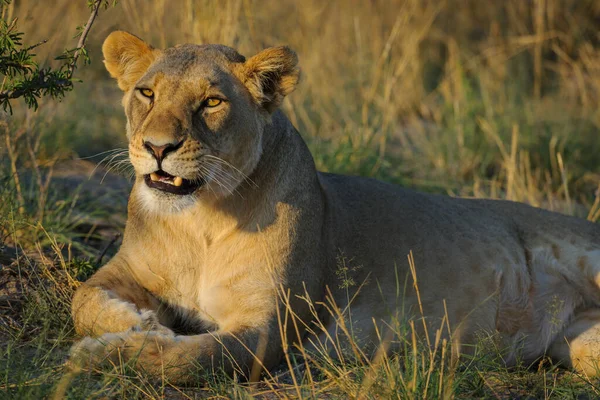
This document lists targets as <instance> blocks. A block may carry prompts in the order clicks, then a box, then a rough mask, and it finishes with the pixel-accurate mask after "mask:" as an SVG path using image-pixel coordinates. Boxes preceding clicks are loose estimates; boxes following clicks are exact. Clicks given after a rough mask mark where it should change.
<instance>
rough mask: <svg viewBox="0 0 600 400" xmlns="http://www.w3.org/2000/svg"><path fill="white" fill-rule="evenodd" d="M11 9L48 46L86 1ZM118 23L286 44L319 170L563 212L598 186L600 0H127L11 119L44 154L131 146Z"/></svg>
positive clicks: (65, 39)
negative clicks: (63, 85)
mask: <svg viewBox="0 0 600 400" xmlns="http://www.w3.org/2000/svg"><path fill="white" fill-rule="evenodd" d="M11 11H12V13H11V14H12V16H14V17H18V18H19V24H20V27H21V28H22V29H23V30H24V31H25V32H26V36H25V40H26V41H27V42H30V43H37V42H38V41H40V40H43V39H50V41H49V43H47V44H45V45H44V46H42V47H40V48H39V51H38V53H39V55H40V56H41V58H42V59H43V58H44V56H45V55H46V54H49V55H55V54H58V53H60V52H61V51H62V50H63V49H64V47H65V44H66V43H69V41H70V40H71V37H72V35H73V32H74V31H75V28H76V26H77V25H78V24H80V23H81V21H85V19H86V15H87V14H88V10H87V8H86V7H84V6H82V4H81V2H73V1H69V0H56V1H53V2H37V1H33V0H20V1H16V2H15V3H14V7H13V9H12V10H11ZM40 21H44V23H40ZM114 29H123V30H127V31H130V32H132V33H134V34H136V35H138V36H140V37H142V38H143V39H145V40H146V41H148V42H149V43H151V44H153V45H154V46H155V47H167V46H172V45H174V44H177V43H184V42H192V43H223V44H227V45H230V46H232V47H235V48H237V49H238V50H239V51H240V52H241V53H242V54H245V55H252V54H253V53H255V52H257V51H259V50H260V49H263V48H264V47H267V46H272V45H279V44H288V45H290V46H291V47H292V48H294V49H295V50H296V51H297V52H298V54H299V57H300V62H301V67H302V71H303V79H302V82H301V84H300V86H299V88H298V90H297V91H296V92H295V93H293V94H292V95H291V96H290V97H289V99H288V101H287V102H286V104H285V106H284V109H285V111H286V113H287V114H288V116H289V117H290V119H291V120H292V121H293V122H294V124H295V125H296V126H297V127H298V129H299V130H300V132H301V133H302V134H303V136H304V137H305V138H306V139H307V140H308V141H309V143H310V145H311V147H312V149H313V152H314V155H315V158H316V161H317V164H318V166H319V167H320V168H322V169H325V170H329V171H337V172H341V173H350V174H361V175H371V176H376V177H379V178H383V179H387V180H390V181H394V182H399V183H402V184H405V185H408V186H413V187H417V188H421V189H424V190H431V191H440V192H447V193H451V194H460V195H475V196H486V197H487V196H492V197H502V198H509V199H515V200H522V201H527V202H529V203H532V204H535V205H541V206H545V207H548V208H551V209H558V210H561V211H566V212H577V208H576V207H575V206H574V205H573V202H575V203H578V204H582V205H584V207H587V208H588V209H589V207H590V205H591V204H592V202H593V200H594V193H595V190H596V188H597V186H598V182H599V181H600V179H599V177H600V163H598V158H597V154H598V152H599V151H600V135H599V134H598V132H599V127H600V104H599V102H600V48H599V46H598V45H599V43H600V3H599V2H597V1H594V0H503V1H479V0H445V1H427V0H396V1H390V0H385V1H379V0H372V1H358V0H356V1H352V0H348V1H344V2H335V1H321V0H319V1H316V0H307V1H302V2H296V1H291V0H289V1H286V0H283V1H277V2H275V1H271V2H264V1H251V0H224V1H219V2H214V1H208V0H207V1H196V0H181V1H177V2H172V1H168V0H154V1H144V0H125V1H122V2H121V3H120V4H119V6H118V7H115V8H112V9H108V10H107V11H106V12H103V13H101V14H100V16H99V18H98V21H97V24H96V26H95V27H94V29H93V31H92V33H91V36H90V39H89V54H90V56H91V59H92V64H91V65H90V66H89V67H86V68H84V69H81V70H80V71H77V72H78V76H79V77H80V78H81V79H82V80H83V83H81V84H78V85H77V86H76V91H75V93H73V94H72V95H71V96H68V97H67V98H66V99H65V100H64V101H63V102H62V103H60V104H55V103H52V102H46V103H45V104H44V106H43V107H42V109H41V112H40V113H39V115H35V116H34V117H28V116H27V115H20V114H19V113H18V112H17V113H16V115H15V116H14V117H12V118H11V122H12V124H13V126H23V123H24V119H26V118H29V119H30V121H29V123H30V124H32V125H34V126H35V128H34V129H40V130H41V129H43V130H44V131H46V132H45V133H44V140H43V146H40V155H39V156H40V157H41V158H48V157H50V158H53V157H56V156H57V155H59V154H60V156H61V157H78V156H79V157H85V156H91V155H94V154H97V153H99V152H102V151H105V150H109V149H112V148H114V147H122V146H124V145H125V138H124V128H123V127H124V116H123V112H122V110H121V106H120V97H121V93H120V92H119V90H118V89H117V87H116V85H115V84H114V82H112V81H111V80H110V78H109V77H108V74H107V73H106V71H105V70H104V68H103V65H102V63H101V59H102V55H101V52H100V46H101V43H102V40H103V39H104V38H105V37H106V36H107V34H108V33H109V32H111V31H112V30H114ZM21 114H26V113H21ZM568 203H570V204H568ZM565 207H566V208H565Z"/></svg>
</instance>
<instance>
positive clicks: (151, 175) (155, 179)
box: [150, 172, 160, 182]
mask: <svg viewBox="0 0 600 400" xmlns="http://www.w3.org/2000/svg"><path fill="white" fill-rule="evenodd" d="M150 179H152V181H154V182H156V181H158V180H159V179H160V178H159V177H158V174H156V173H155V172H153V173H151V174H150Z"/></svg>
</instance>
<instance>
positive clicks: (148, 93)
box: [140, 89, 154, 99]
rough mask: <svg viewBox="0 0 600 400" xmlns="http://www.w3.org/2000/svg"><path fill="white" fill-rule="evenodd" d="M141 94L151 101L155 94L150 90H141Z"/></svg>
mask: <svg viewBox="0 0 600 400" xmlns="http://www.w3.org/2000/svg"><path fill="white" fill-rule="evenodd" d="M140 93H141V94H142V95H143V96H144V97H148V98H149V99H151V98H152V97H154V92H153V91H152V90H150V89H140Z"/></svg>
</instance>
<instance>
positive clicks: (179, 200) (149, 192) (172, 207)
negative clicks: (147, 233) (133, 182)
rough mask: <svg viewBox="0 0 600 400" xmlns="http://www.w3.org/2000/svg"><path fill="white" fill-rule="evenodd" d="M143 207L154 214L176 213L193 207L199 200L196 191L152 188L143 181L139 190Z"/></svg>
mask: <svg viewBox="0 0 600 400" xmlns="http://www.w3.org/2000/svg"><path fill="white" fill-rule="evenodd" d="M137 198H138V202H139V204H140V205H141V207H142V209H143V210H145V211H146V212H149V213H154V214H175V213H180V212H182V211H184V210H186V209H189V208H190V207H192V206H193V205H194V204H196V202H197V201H198V198H197V196H196V194H195V191H191V192H190V193H188V194H174V193H170V192H168V191H164V190H159V189H156V188H152V187H150V186H148V185H146V183H145V182H144V183H142V184H141V185H140V186H139V190H138V191H137Z"/></svg>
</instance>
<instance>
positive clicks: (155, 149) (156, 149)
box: [144, 140, 183, 166]
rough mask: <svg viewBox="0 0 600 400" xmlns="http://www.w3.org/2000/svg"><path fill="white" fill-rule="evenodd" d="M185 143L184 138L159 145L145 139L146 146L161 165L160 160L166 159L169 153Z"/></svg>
mask: <svg viewBox="0 0 600 400" xmlns="http://www.w3.org/2000/svg"><path fill="white" fill-rule="evenodd" d="M182 145H183V140H182V141H180V142H178V143H167V144H163V145H162V146H157V145H155V144H153V143H151V142H149V141H144V147H145V148H146V150H148V152H149V153H150V154H152V156H153V157H154V158H156V161H158V164H159V166H160V162H161V161H162V160H164V158H165V157H166V156H167V154H169V153H172V152H174V151H176V150H177V149H179V148H180V147H181V146H182Z"/></svg>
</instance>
